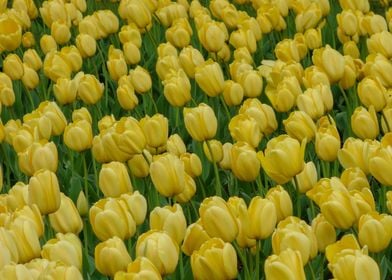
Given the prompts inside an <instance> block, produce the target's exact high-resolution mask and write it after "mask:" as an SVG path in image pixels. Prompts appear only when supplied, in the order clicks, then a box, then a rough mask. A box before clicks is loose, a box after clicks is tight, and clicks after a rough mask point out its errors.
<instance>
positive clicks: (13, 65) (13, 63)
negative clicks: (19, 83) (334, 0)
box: [3, 54, 24, 80]
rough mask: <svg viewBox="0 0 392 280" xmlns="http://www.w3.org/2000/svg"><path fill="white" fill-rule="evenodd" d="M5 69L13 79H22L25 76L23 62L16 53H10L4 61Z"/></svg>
mask: <svg viewBox="0 0 392 280" xmlns="http://www.w3.org/2000/svg"><path fill="white" fill-rule="evenodd" d="M3 71H4V73H5V74H7V75H8V76H9V77H10V78H11V79H12V80H20V79H22V77H23V74H24V71H23V63H22V60H21V59H20V58H19V56H17V55H16V54H9V55H7V56H6V58H5V59H4V61H3Z"/></svg>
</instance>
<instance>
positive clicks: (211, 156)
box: [203, 139, 223, 162]
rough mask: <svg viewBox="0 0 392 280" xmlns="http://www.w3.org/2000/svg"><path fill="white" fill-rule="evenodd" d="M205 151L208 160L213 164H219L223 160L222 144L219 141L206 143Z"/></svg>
mask: <svg viewBox="0 0 392 280" xmlns="http://www.w3.org/2000/svg"><path fill="white" fill-rule="evenodd" d="M203 151H204V154H205V155H206V157H207V159H208V160H209V161H211V162H219V161H221V160H222V158H223V150H222V143H221V142H220V141H218V140H215V139H213V140H208V141H204V142H203Z"/></svg>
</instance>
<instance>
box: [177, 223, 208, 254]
mask: <svg viewBox="0 0 392 280" xmlns="http://www.w3.org/2000/svg"><path fill="white" fill-rule="evenodd" d="M210 238H211V237H210V236H209V235H208V233H207V232H206V231H205V229H204V228H203V226H202V224H201V222H200V219H199V220H198V221H197V222H195V223H193V224H191V225H189V226H188V227H187V229H186V231H185V237H184V242H183V243H182V246H181V250H182V252H184V254H185V255H187V256H191V255H192V253H193V252H194V251H196V250H199V248H200V247H201V245H202V244H203V243H204V242H205V241H207V240H208V239H210Z"/></svg>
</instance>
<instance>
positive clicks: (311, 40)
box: [304, 28, 322, 50]
mask: <svg viewBox="0 0 392 280" xmlns="http://www.w3.org/2000/svg"><path fill="white" fill-rule="evenodd" d="M304 36H305V43H306V46H307V47H308V48H309V49H311V50H314V49H318V48H320V47H321V46H322V36H321V29H319V28H318V29H314V28H313V29H308V30H306V31H305V34H304Z"/></svg>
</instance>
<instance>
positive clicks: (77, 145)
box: [63, 120, 93, 152]
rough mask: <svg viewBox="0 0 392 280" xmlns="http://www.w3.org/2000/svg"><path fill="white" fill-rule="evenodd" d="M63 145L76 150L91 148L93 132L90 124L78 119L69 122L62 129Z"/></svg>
mask: <svg viewBox="0 0 392 280" xmlns="http://www.w3.org/2000/svg"><path fill="white" fill-rule="evenodd" d="M63 137H64V143H65V145H66V146H67V147H68V148H70V149H72V150H74V151H77V152H81V151H84V150H86V149H89V148H91V145H92V140H93V132H92V128H91V124H90V123H89V122H88V121H86V120H80V121H77V122H74V123H71V124H69V125H68V126H67V127H66V128H65V130H64V135H63Z"/></svg>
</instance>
